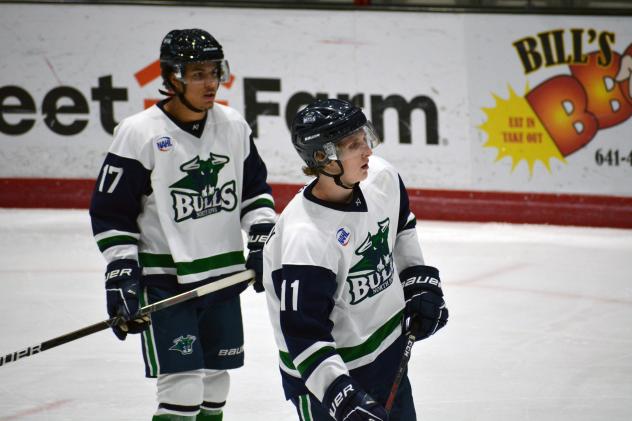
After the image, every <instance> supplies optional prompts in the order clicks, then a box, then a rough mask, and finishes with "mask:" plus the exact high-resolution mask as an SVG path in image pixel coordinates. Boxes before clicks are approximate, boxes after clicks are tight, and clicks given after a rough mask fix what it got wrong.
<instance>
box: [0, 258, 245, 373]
mask: <svg viewBox="0 0 632 421" xmlns="http://www.w3.org/2000/svg"><path fill="white" fill-rule="evenodd" d="M254 277H255V272H254V271H253V270H251V269H249V270H245V271H243V272H239V273H236V274H234V275H231V276H227V277H226V278H222V279H220V280H219V281H216V282H211V283H209V284H206V285H202V286H201V287H198V288H195V289H192V290H191V291H187V292H183V293H182V294H178V295H174V296H173V297H169V298H166V299H164V300H161V301H158V302H155V303H153V304H149V305H146V306H145V307H142V308H141V309H140V310H139V314H140V315H141V316H145V315H147V314H150V313H153V312H155V311H158V310H162V309H164V308H167V307H171V306H173V305H175V304H178V303H181V302H183V301H187V300H190V299H192V298H196V297H201V296H203V295H206V294H210V293H211V292H215V291H219V290H220V289H224V288H227V287H229V286H232V285H236V284H238V283H240V282H244V281H247V280H249V279H252V278H254ZM123 322H125V320H124V319H123V318H121V317H112V318H111V319H108V320H103V321H102V322H99V323H95V324H93V325H90V326H86V327H84V328H82V329H79V330H76V331H74V332H70V333H67V334H65V335H62V336H58V337H57V338H54V339H50V340H48V341H45V342H42V343H40V344H37V345H33V346H29V347H28V348H26V349H23V350H20V351H16V352H12V353H11V354H7V355H5V356H4V357H2V356H0V367H1V366H3V365H5V364H7V363H11V362H14V361H17V360H20V359H22V358H24V357H28V356H31V355H35V354H39V353H40V352H44V351H47V350H49V349H51V348H54V347H56V346H59V345H63V344H65V343H68V342H71V341H74V340H76V339H79V338H83V337H84V336H88V335H92V334H93V333H96V332H100V331H102V330H105V329H108V328H110V327H112V326H116V325H118V324H121V323H123Z"/></svg>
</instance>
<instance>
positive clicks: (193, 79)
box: [90, 29, 276, 421]
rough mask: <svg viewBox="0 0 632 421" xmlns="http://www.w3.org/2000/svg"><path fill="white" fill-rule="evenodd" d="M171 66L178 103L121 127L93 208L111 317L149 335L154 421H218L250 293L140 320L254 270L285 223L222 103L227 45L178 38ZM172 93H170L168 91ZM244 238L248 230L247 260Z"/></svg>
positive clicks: (189, 35) (235, 116) (243, 132)
mask: <svg viewBox="0 0 632 421" xmlns="http://www.w3.org/2000/svg"><path fill="white" fill-rule="evenodd" d="M160 65H161V70H162V78H163V84H164V86H165V87H166V89H167V90H166V91H165V92H163V93H164V94H166V95H168V98H167V99H165V100H163V101H161V102H159V103H158V104H156V105H154V106H152V107H150V108H148V109H146V110H145V111H142V112H140V113H138V114H135V115H133V116H131V117H128V118H126V119H124V120H123V121H122V122H121V123H120V124H119V125H118V127H117V128H116V130H115V133H114V140H113V142H112V145H111V147H110V150H109V152H108V154H107V156H106V158H105V162H104V164H103V167H102V169H101V172H100V175H99V178H98V180H97V183H96V187H95V191H94V194H93V198H92V203H91V206H90V215H91V218H92V228H93V232H94V236H95V238H96V241H97V244H98V246H99V248H100V250H101V251H102V253H103V256H104V257H105V259H106V261H107V271H106V284H105V288H106V297H107V308H108V313H109V314H110V316H112V317H114V316H119V315H120V316H123V317H125V318H126V319H127V320H128V322H127V323H126V325H124V326H121V327H114V328H113V329H114V333H115V334H116V336H117V337H118V338H119V339H121V340H124V339H125V337H126V335H127V334H128V333H139V332H142V351H143V356H144V360H145V368H146V375H147V376H148V377H155V378H157V401H158V409H157V411H156V412H155V414H154V415H153V420H156V421H159V420H166V421H168V420H198V421H219V420H221V419H222V408H223V406H224V404H225V401H226V399H227V396H228V390H229V381H230V379H229V375H228V372H227V370H229V369H233V368H237V367H240V366H242V365H243V361H244V355H243V327H242V319H241V307H240V300H239V294H240V293H241V292H242V291H243V290H244V289H245V288H246V284H243V283H242V284H241V285H237V286H233V287H231V288H228V289H224V290H221V291H220V292H217V293H214V294H209V295H206V296H203V297H200V298H196V299H194V300H190V301H187V302H184V303H181V304H177V305H175V306H173V307H170V308H167V309H164V310H161V311H158V312H155V313H152V315H151V323H150V324H149V320H147V318H145V319H139V318H138V309H139V307H142V306H144V305H147V304H150V303H153V302H156V301H159V300H162V299H165V298H167V297H170V296H173V295H175V294H179V293H182V292H184V291H187V290H190V289H193V288H196V287H199V286H201V285H203V284H206V283H209V282H213V281H215V280H217V279H219V278H221V277H224V276H227V275H229V274H231V273H235V272H238V271H242V270H244V268H245V267H247V268H252V269H254V270H255V271H256V273H257V282H256V283H255V289H256V290H258V291H263V287H262V286H261V272H262V269H261V265H262V256H261V249H262V248H263V241H262V240H263V239H264V238H266V235H267V234H268V233H269V231H270V229H271V228H272V225H273V223H274V220H275V218H276V214H275V212H274V203H273V199H272V196H271V189H270V187H269V185H268V184H267V182H266V177H267V172H266V167H265V165H264V163H263V161H262V160H261V158H260V156H259V154H258V152H257V149H256V147H255V144H254V142H253V140H252V137H251V131H250V128H249V126H248V124H247V123H246V121H245V120H244V119H243V117H242V116H241V115H240V114H239V113H238V112H237V111H235V110H233V109H232V108H229V107H227V106H224V105H221V104H218V103H215V95H216V94H217V91H218V89H219V87H220V83H221V82H225V81H227V80H228V77H229V69H228V62H227V61H226V60H225V59H224V53H223V49H222V46H221V45H220V44H219V42H217V40H216V39H215V38H213V37H212V36H211V35H210V34H209V33H208V32H206V31H204V30H200V29H184V30H173V31H170V32H169V33H168V34H167V35H166V36H165V38H164V39H163V41H162V44H161V48H160ZM161 92H162V91H161ZM242 229H243V230H245V232H249V234H250V236H249V243H248V248H249V249H250V253H249V254H248V258H247V259H244V245H243V241H242Z"/></svg>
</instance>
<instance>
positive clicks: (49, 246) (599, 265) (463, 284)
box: [0, 209, 632, 421]
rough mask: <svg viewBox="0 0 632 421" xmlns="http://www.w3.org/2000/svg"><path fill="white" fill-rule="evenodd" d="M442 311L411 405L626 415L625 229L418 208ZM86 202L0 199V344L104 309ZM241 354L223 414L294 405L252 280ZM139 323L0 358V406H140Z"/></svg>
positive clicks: (565, 416)
mask: <svg viewBox="0 0 632 421" xmlns="http://www.w3.org/2000/svg"><path fill="white" fill-rule="evenodd" d="M418 229H419V233H420V238H421V241H422V245H423V250H424V255H425V258H426V261H427V262H428V264H432V265H435V266H437V267H439V268H440V270H441V277H442V280H443V283H444V291H445V293H446V299H447V302H448V306H449V308H450V322H449V324H448V326H447V327H446V328H445V329H444V330H443V331H441V332H440V333H438V334H437V335H436V336H434V337H432V338H430V339H429V340H426V341H423V342H418V343H417V344H416V345H415V347H414V350H413V357H412V359H411V362H410V378H411V382H412V385H413V393H414V396H415V402H416V406H417V410H418V413H419V419H423V420H424V421H431V420H441V421H445V420H449V421H475V420H485V421H496V420H498V421H501V420H502V421H507V420H512V421H517V420H536V421H549V420H550V421H560V420H573V421H588V420H591V421H592V420H609V421H615V420H621V421H624V420H625V421H629V420H630V419H632V230H616V229H592V228H573V227H554V226H537V225H506V224H481V223H447V222H430V221H419V223H418ZM103 268H104V262H103V260H102V257H101V255H100V254H99V251H98V249H97V248H96V245H95V244H94V241H93V239H92V236H91V232H90V225H89V218H88V215H87V211H85V210H11V209H0V285H2V293H1V294H0V354H7V353H10V352H13V351H17V350H20V349H23V348H25V347H27V346H30V345H36V344H39V343H40V342H43V341H44V340H48V339H51V338H54V337H57V336H60V335H62V334H65V333H68V332H70V331H73V330H76V329H79V328H81V327H84V326H86V325H89V324H92V323H95V322H98V321H100V320H103V319H105V318H106V313H105V296H104V293H103V281H102V272H103ZM242 306H243V312H244V320H245V331H246V332H245V333H246V365H245V367H244V368H242V369H240V370H237V371H233V372H232V373H233V374H232V390H231V394H230V396H229V400H228V403H227V406H226V410H225V417H224V419H225V420H226V421H253V420H257V421H258V420H266V421H267V420H295V419H297V417H296V416H295V414H294V408H293V406H292V405H291V404H290V403H288V402H286V401H285V400H284V399H283V395H282V390H281V386H280V380H279V375H278V369H277V366H276V361H277V360H276V349H275V347H274V342H273V338H272V333H271V329H270V326H269V323H268V316H267V312H266V307H265V303H264V296H263V295H260V294H255V293H254V291H252V290H249V291H247V292H246V293H244V294H243V295H242ZM139 349H140V343H139V341H138V339H137V337H131V338H128V340H127V341H125V342H120V341H118V340H117V339H116V338H115V336H114V335H113V334H112V333H111V332H109V331H104V332H99V333H96V334H94V335H91V336H88V337H86V338H83V339H79V340H77V341H74V342H71V343H69V344H65V345H62V346H60V347H57V348H53V349H51V350H48V351H46V352H43V353H41V354H39V355H35V356H32V357H28V358H25V359H22V360H20V361H17V362H14V363H9V364H7V365H5V366H3V367H0V421H7V420H20V421H22V420H24V421H26V420H38V421H39V420H95V421H96V420H134V421H138V420H149V419H151V415H152V413H153V411H154V408H155V405H156V404H155V397H154V383H153V381H152V380H149V379H145V378H144V369H143V364H142V358H141V356H140V353H139Z"/></svg>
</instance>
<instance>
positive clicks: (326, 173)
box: [318, 160, 359, 190]
mask: <svg viewBox="0 0 632 421" xmlns="http://www.w3.org/2000/svg"><path fill="white" fill-rule="evenodd" d="M334 162H335V163H336V164H338V167H339V168H340V174H335V175H334V174H329V173H328V172H326V171H325V170H323V169H319V170H318V172H320V173H321V174H324V175H326V176H327V177H331V178H333V179H334V183H336V185H337V186H340V187H342V188H343V189H347V190H353V188H354V187H355V186H356V185H358V184H359V183H355V184H353V185H352V186H351V187H349V186H347V185H346V184H344V183H343V182H342V180H341V179H340V177H342V176H343V175H344V173H345V169H344V168H343V167H342V163H341V162H340V161H339V160H336V161H334Z"/></svg>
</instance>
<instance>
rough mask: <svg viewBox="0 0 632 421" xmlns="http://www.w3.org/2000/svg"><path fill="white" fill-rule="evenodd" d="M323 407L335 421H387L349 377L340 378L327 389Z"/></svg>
mask: <svg viewBox="0 0 632 421" xmlns="http://www.w3.org/2000/svg"><path fill="white" fill-rule="evenodd" d="M323 405H325V409H326V410H327V411H329V415H331V416H332V417H334V418H335V419H336V421H343V420H344V421H387V420H388V415H387V414H386V410H385V409H384V407H383V406H382V405H380V404H379V403H378V402H376V401H375V400H374V399H373V398H372V397H371V396H369V395H368V393H366V392H365V391H364V390H362V388H361V387H360V386H359V385H358V383H356V382H355V381H354V380H353V379H352V378H351V377H349V376H340V377H338V378H337V379H336V380H334V382H333V383H332V384H331V385H330V386H329V387H328V388H327V390H326V391H325V396H324V397H323Z"/></svg>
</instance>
